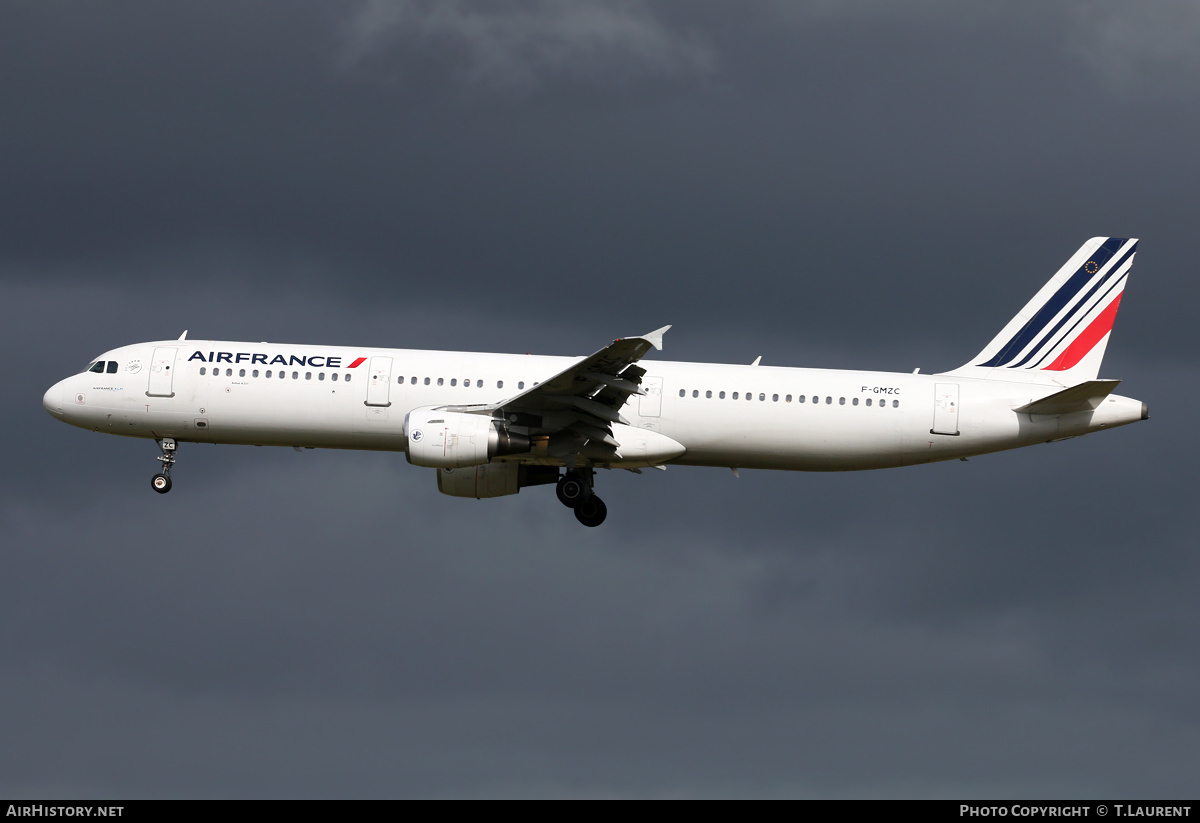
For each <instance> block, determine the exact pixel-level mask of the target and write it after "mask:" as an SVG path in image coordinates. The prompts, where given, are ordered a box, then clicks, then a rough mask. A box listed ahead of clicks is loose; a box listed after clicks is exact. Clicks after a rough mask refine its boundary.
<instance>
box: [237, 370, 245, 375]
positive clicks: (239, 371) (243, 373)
mask: <svg viewBox="0 0 1200 823" xmlns="http://www.w3.org/2000/svg"><path fill="white" fill-rule="evenodd" d="M245 376H246V370H245V369H238V377H245Z"/></svg>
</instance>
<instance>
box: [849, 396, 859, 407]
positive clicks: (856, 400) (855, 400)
mask: <svg viewBox="0 0 1200 823" xmlns="http://www.w3.org/2000/svg"><path fill="white" fill-rule="evenodd" d="M850 402H851V404H852V405H855V406H857V405H858V398H857V397H856V398H854V399H853V400H852V401H850Z"/></svg>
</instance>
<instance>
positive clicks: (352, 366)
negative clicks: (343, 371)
mask: <svg viewBox="0 0 1200 823" xmlns="http://www.w3.org/2000/svg"><path fill="white" fill-rule="evenodd" d="M366 362H367V358H365V357H359V358H358V359H357V360H355V361H354V362H353V363H351V364H350V365H349V366H347V367H346V368H348V369H356V368H358V367H359V366H361V365H362V364H363V363H366Z"/></svg>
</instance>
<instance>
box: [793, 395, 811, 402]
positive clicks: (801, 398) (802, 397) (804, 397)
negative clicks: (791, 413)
mask: <svg viewBox="0 0 1200 823" xmlns="http://www.w3.org/2000/svg"><path fill="white" fill-rule="evenodd" d="M806 400H808V398H807V397H806V396H805V395H803V394H801V395H797V396H796V402H797V403H803V402H804V401H806Z"/></svg>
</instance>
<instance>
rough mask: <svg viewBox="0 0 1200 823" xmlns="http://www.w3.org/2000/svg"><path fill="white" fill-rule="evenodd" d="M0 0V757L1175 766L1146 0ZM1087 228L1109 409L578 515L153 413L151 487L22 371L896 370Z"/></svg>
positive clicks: (392, 461) (1169, 137)
mask: <svg viewBox="0 0 1200 823" xmlns="http://www.w3.org/2000/svg"><path fill="white" fill-rule="evenodd" d="M743 6H745V4H743ZM0 16H3V17H4V25H0V38H3V40H2V41H0V46H2V47H0V97H2V99H3V100H4V101H5V103H6V108H7V109H8V110H10V111H11V112H14V113H16V116H14V117H12V118H11V123H7V124H6V128H5V130H4V135H3V137H2V138H0V139H2V140H3V146H4V151H2V152H0V175H2V176H3V179H4V180H5V186H4V187H3V191H2V192H0V276H2V278H3V279H2V282H0V321H2V322H0V342H2V343H3V345H4V347H5V350H6V351H9V352H10V353H13V354H12V358H13V360H14V362H15V363H16V364H17V365H15V366H13V367H12V368H10V370H9V374H8V377H9V382H10V386H9V389H10V392H9V396H10V398H11V399H12V402H11V403H9V404H6V405H5V406H4V408H3V409H2V410H0V425H2V426H3V428H4V430H5V431H6V432H8V435H6V437H5V439H4V441H3V446H2V449H3V453H2V458H3V460H4V463H5V465H6V466H7V467H8V471H7V472H5V473H4V475H3V479H2V481H0V482H2V483H3V487H4V490H5V503H4V504H3V506H2V507H0V513H2V514H0V518H2V522H3V526H4V533H5V536H6V540H5V543H6V548H5V551H4V552H3V554H2V555H0V625H3V626H4V627H5V628H4V630H3V632H2V633H0V661H3V665H2V666H0V671H3V672H4V674H3V688H4V690H5V693H6V694H7V695H9V698H10V699H9V700H8V701H7V705H8V706H9V707H10V709H9V710H8V711H6V712H3V713H0V730H2V732H3V734H2V736H3V737H4V739H5V740H6V741H8V742H9V745H8V746H6V747H5V748H4V751H3V752H0V757H2V758H3V766H2V768H0V772H3V773H4V774H5V778H4V787H5V788H6V790H7V793H8V794H10V795H11V794H26V795H54V796H68V795H76V796H101V795H123V796H131V795H163V796H181V795H184V796H193V795H213V796H227V795H237V796H293V795H296V796H300V795H312V796H339V795H340V796H346V795H454V796H463V795H494V794H505V795H528V794H548V795H629V794H639V795H659V796H669V795H729V794H732V795H772V794H776V795H820V796H826V795H843V796H848V795H857V796H889V795H913V796H927V795H932V794H944V795H950V796H964V795H974V796H991V797H996V796H1016V795H1026V796H1049V795H1057V796H1063V795H1095V794H1099V793H1105V794H1112V793H1113V792H1114V791H1115V792H1117V793H1123V794H1125V795H1126V796H1154V795H1157V796H1167V795H1169V796H1179V795H1181V794H1187V793H1188V792H1190V791H1191V787H1192V784H1193V782H1194V781H1193V777H1192V776H1193V775H1194V774H1195V772H1196V767H1197V752H1196V748H1195V744H1194V740H1195V739H1196V731H1197V715H1196V712H1195V708H1194V706H1193V705H1192V703H1193V702H1194V701H1192V700H1190V699H1189V696H1190V691H1191V684H1193V683H1194V682H1195V680H1196V676H1197V671H1196V669H1197V658H1196V656H1195V653H1194V651H1193V650H1194V649H1195V648H1196V647H1197V643H1196V641H1197V638H1196V630H1195V628H1194V627H1195V626H1196V625H1197V620H1196V617H1197V615H1196V606H1195V604H1194V602H1193V601H1194V598H1193V597H1192V596H1191V592H1192V591H1193V590H1194V588H1195V583H1196V577H1197V569H1196V561H1195V558H1194V551H1193V548H1192V547H1193V544H1194V540H1193V539H1192V535H1194V534H1195V529H1196V525H1197V524H1196V522H1195V521H1196V514H1195V511H1194V506H1192V505H1191V498H1192V497H1193V496H1194V483H1193V482H1192V481H1191V467H1190V456H1191V455H1192V454H1193V453H1194V450H1195V448H1196V445H1197V444H1196V439H1195V436H1194V435H1193V434H1191V430H1192V425H1191V421H1190V416H1189V412H1190V409H1191V408H1194V407H1195V406H1196V402H1197V400H1198V398H1197V396H1196V391H1195V390H1194V388H1193V387H1194V386H1195V385H1196V380H1195V378H1196V369H1195V366H1194V363H1193V362H1192V361H1193V360H1194V356H1193V355H1194V352H1195V335H1194V332H1192V330H1191V328H1192V324H1191V318H1190V305H1191V304H1192V303H1193V302H1194V300H1195V298H1196V286H1195V284H1194V282H1193V278H1190V277H1189V276H1188V275H1189V273H1190V271H1191V268H1192V260H1193V258H1194V256H1195V255H1194V254H1193V253H1192V249H1191V238H1192V231H1191V226H1190V220H1191V215H1192V214H1193V213H1194V211H1195V208H1194V206H1195V204H1194V199H1195V195H1194V191H1195V189H1196V183H1197V169H1196V160H1195V152H1194V150H1193V148H1192V146H1193V145H1194V144H1195V143H1196V138H1197V137H1198V136H1200V135H1197V133H1196V132H1197V116H1196V114H1195V112H1196V111H1197V110H1198V109H1197V108H1196V106H1195V105H1194V103H1195V98H1196V94H1197V91H1198V87H1197V84H1196V82H1195V77H1196V76H1197V75H1196V74H1195V72H1194V61H1195V56H1194V54H1193V53H1192V50H1190V49H1188V48H1185V44H1186V43H1188V42H1189V40H1188V33H1189V32H1193V33H1194V32H1195V31H1196V29H1197V28H1198V21H1197V17H1196V14H1195V13H1194V12H1193V11H1191V7H1190V6H1185V5H1184V4H1162V5H1160V6H1156V7H1155V9H1154V10H1153V11H1148V12H1145V13H1139V14H1138V15H1137V16H1132V15H1131V14H1130V13H1129V12H1127V11H1126V10H1125V7H1124V6H1121V5H1119V4H1103V3H1100V4H1080V5H1073V4H1064V5H1061V6H1056V7H1054V8H1050V9H1047V8H1045V7H1044V6H1043V5H1041V4H1038V5H1015V6H1010V7H1008V8H1006V9H1005V10H1003V12H1001V11H996V10H993V9H991V8H990V7H986V6H969V7H965V8H964V7H963V6H962V4H944V3H920V4H910V5H908V6H906V7H904V8H903V10H900V9H899V7H895V6H893V5H892V4H883V3H855V4H847V3H818V4H805V5H803V6H801V5H798V4H782V3H781V4H773V3H758V4H751V5H749V7H739V8H736V9H735V8H733V7H730V6H728V5H726V4H719V3H711V4H710V3H687V4H682V3H680V4H673V3H665V4H660V3H656V4H650V3H638V2H630V3H598V2H587V3H579V4H571V5H570V6H569V7H563V6H561V4H551V3H533V2H530V3H518V4H511V5H508V6H506V7H505V8H504V9H498V8H497V7H495V6H494V5H492V4H486V3H468V2H454V3H449V2H447V3H422V2H416V3H395V4H383V3H363V4H359V5H355V6H345V7H336V8H335V7H328V6H324V5H315V4H314V5H300V4H293V3H288V4H280V5H272V4H255V5H253V6H245V5H240V4H229V5H214V4H208V5H205V6H204V7H197V8H194V9H188V8H175V7H170V8H168V7H163V6H159V5H154V4H133V3H131V4H122V5H116V6H109V7H104V8H101V7H80V8H78V9H73V10H72V11H71V12H70V13H69V14H66V13H63V12H61V11H59V10H55V9H54V8H52V7H47V6H43V5H29V6H22V7H11V8H8V9H5V11H4V12H0ZM1109 233H1111V234H1129V235H1133V236H1140V237H1142V238H1143V240H1142V246H1141V249H1140V252H1139V256H1138V259H1137V263H1136V265H1135V267H1134V273H1133V277H1132V278H1131V281H1130V288H1129V290H1128V292H1127V294H1126V297H1125V299H1124V300H1123V303H1122V306H1123V309H1124V310H1123V311H1122V313H1121V316H1120V318H1119V319H1118V321H1117V324H1116V328H1115V331H1114V336H1113V341H1112V344H1111V346H1110V347H1109V352H1108V358H1107V360H1106V368H1105V369H1104V372H1105V374H1111V375H1115V376H1118V377H1124V378H1125V379H1126V383H1125V384H1123V386H1122V388H1121V391H1122V392H1123V393H1127V394H1129V395H1131V396H1136V397H1140V398H1143V399H1146V400H1148V401H1149V402H1150V407H1151V413H1152V415H1153V416H1152V419H1151V420H1150V421H1149V422H1148V423H1142V424H1139V425H1137V426H1133V427H1129V428H1128V429H1123V430H1120V431H1117V432H1112V433H1106V434H1104V435H1097V436H1091V437H1088V438H1086V439H1077V440H1073V441H1070V442H1067V443H1061V444H1055V445H1053V446H1043V447H1038V448H1033V449H1026V450H1022V451H1019V452H1014V453H1010V454H1000V455H992V456H988V457H982V458H975V459H972V460H971V461H970V462H968V463H953V464H949V465H945V464H943V465H935V466H926V467H918V468H913V469H906V470H903V471H897V472H872V473H865V474H849V475H802V474H786V473H772V472H743V473H742V475H743V476H742V477H741V478H740V479H736V478H734V477H733V476H732V475H731V474H730V473H729V472H727V471H713V470H699V469H684V468H672V469H670V470H669V471H668V472H666V473H658V472H647V473H646V474H645V475H643V476H640V477H639V476H634V475H631V474H628V473H624V472H611V473H605V475H604V476H603V477H602V478H601V482H602V483H603V488H604V495H605V498H606V500H607V501H608V503H609V506H610V511H611V514H610V518H609V521H608V522H607V523H606V524H605V525H604V527H603V528H602V529H599V530H595V531H592V530H586V531H585V530H581V529H579V528H578V527H577V524H576V523H575V522H574V521H573V519H572V518H571V517H570V515H569V513H567V512H566V510H564V509H562V507H561V506H558V504H557V503H556V502H554V501H553V499H552V495H551V494H550V493H549V492H548V490H547V489H539V488H535V489H527V490H525V491H524V492H522V494H521V495H519V496H518V497H516V498H510V499H504V500H496V501H482V502H476V501H468V500H455V499H450V498H445V497H442V496H440V495H439V494H438V493H437V491H436V488H435V481H434V478H433V476H432V473H431V472H428V471H426V470H418V469H415V468H413V467H411V466H408V465H407V464H405V463H404V461H403V457H402V456H400V455H379V454H357V453H324V452H306V453H304V454H295V453H293V452H291V451H290V450H276V449H248V448H234V447H202V446H192V447H187V446H186V445H185V447H184V449H183V453H182V455H181V460H180V465H179V468H178V469H177V472H176V483H177V486H176V490H175V491H174V492H173V493H172V494H171V495H168V496H167V497H165V498H157V496H154V495H153V494H152V493H151V492H150V491H149V490H148V488H147V486H148V482H147V481H148V476H149V474H151V473H152V471H153V469H154V461H153V455H154V454H155V449H154V447H153V445H152V444H148V443H144V442H141V441H132V440H124V439H119V438H102V437H99V436H97V435H88V434H87V433H85V432H81V431H78V430H74V429H68V428H66V427H64V426H62V425H61V424H59V423H57V422H56V421H54V420H52V419H50V418H49V416H48V415H46V414H45V413H44V412H43V411H42V410H41V409H40V408H39V407H38V406H39V403H38V399H39V398H40V397H41V393H42V392H43V391H44V390H45V388H46V387H48V386H49V385H50V384H51V383H52V382H54V381H56V380H58V379H59V378H61V377H62V376H64V375H65V374H68V373H70V372H71V371H74V370H76V369H78V368H80V367H81V366H82V365H83V364H85V363H86V362H87V361H88V358H90V357H92V356H94V355H96V354H98V353H99V352H101V351H103V350H105V349H107V348H111V347H114V346H117V345H122V344H125V343H129V342H134V341H136V340H149V339H163V338H166V339H170V338H174V337H177V336H178V334H179V333H180V332H182V331H183V329H184V328H188V329H190V331H191V334H190V336H191V337H192V338H193V339H204V338H216V339H220V338H226V339H245V340H272V341H296V342H326V343H347V344H357V345H375V346H407V347H424V348H442V349H473V350H492V351H517V352H522V351H532V352H538V353H550V354H559V353H564V354H566V353H570V354H585V353H588V352H590V351H592V350H594V349H596V348H598V347H599V346H601V345H603V344H604V343H605V342H606V341H607V340H609V339H611V338H612V337H614V336H616V335H623V334H631V333H639V332H644V331H646V330H648V329H652V328H656V327H658V326H660V325H662V324H663V323H667V322H671V323H675V324H676V326H675V328H674V329H672V331H671V332H670V333H669V334H668V335H667V339H666V351H665V352H664V353H663V354H661V355H656V356H658V357H670V358H671V359H676V358H678V359H685V360H723V361H734V362H749V361H750V360H751V359H752V358H753V357H755V356H757V355H759V354H762V355H765V362H767V363H770V364H772V365H804V366H829V367H851V368H885V369H895V370H903V371H910V370H911V369H912V368H915V367H917V366H920V367H922V370H923V371H925V372H929V371H935V370H940V369H947V368H952V367H954V366H957V365H959V364H960V363H962V362H963V361H965V360H966V359H967V358H968V357H969V356H970V355H971V354H973V353H974V352H976V351H978V350H979V349H980V348H981V347H982V346H983V344H984V343H986V341H987V340H988V339H990V337H991V336H992V334H993V333H994V332H995V330H996V329H998V328H999V327H1000V326H1001V325H1002V324H1003V323H1004V322H1006V321H1007V320H1008V318H1009V317H1011V316H1012V314H1013V313H1014V312H1015V311H1016V310H1017V309H1018V308H1019V307H1020V306H1021V305H1022V304H1023V303H1024V301H1025V300H1027V299H1028V298H1029V296H1030V295H1032V294H1033V292H1034V291H1035V290H1036V289H1037V288H1038V287H1039V286H1040V285H1041V284H1042V283H1043V282H1044V281H1045V280H1046V278H1047V277H1048V276H1049V275H1050V274H1051V273H1052V272H1053V271H1054V270H1055V269H1057V267H1058V266H1059V265H1061V263H1062V262H1063V261H1064V260H1065V259H1066V258H1067V257H1068V256H1069V255H1070V254H1071V253H1072V252H1073V251H1074V250H1075V249H1076V248H1077V247H1078V245H1079V244H1080V243H1081V242H1082V241H1083V240H1084V239H1086V238H1087V237H1090V236H1094V235H1097V234H1109ZM152 498H153V499H152Z"/></svg>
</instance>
